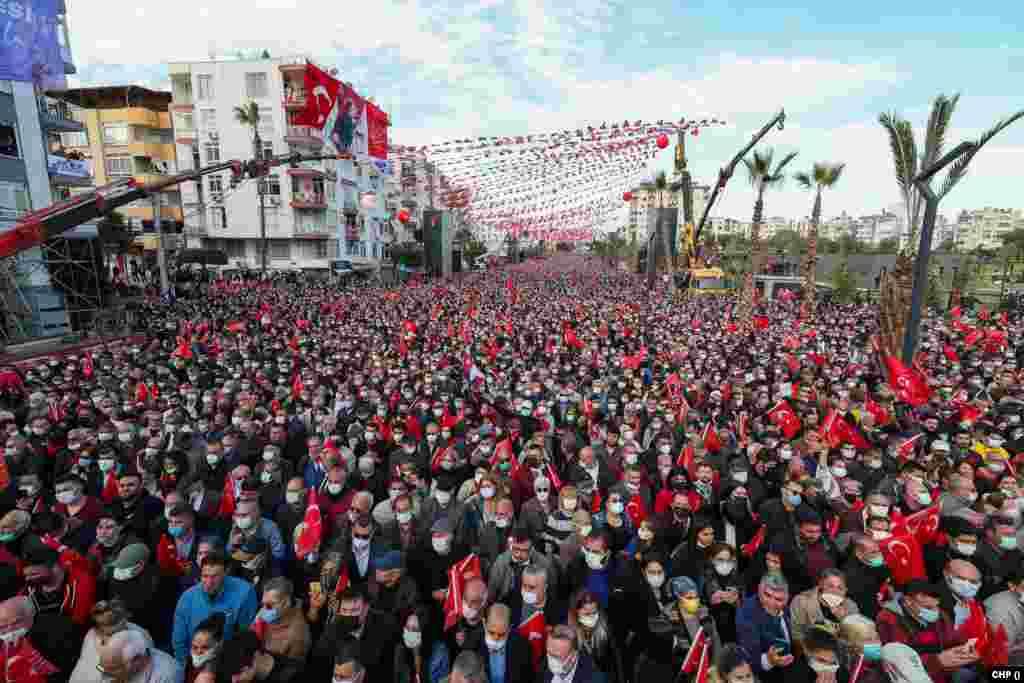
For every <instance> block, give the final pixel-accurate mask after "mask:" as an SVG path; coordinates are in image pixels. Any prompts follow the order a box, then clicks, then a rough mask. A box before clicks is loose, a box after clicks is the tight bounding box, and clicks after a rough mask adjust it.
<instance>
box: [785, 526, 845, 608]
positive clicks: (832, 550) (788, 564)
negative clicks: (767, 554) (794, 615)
mask: <svg viewBox="0 0 1024 683" xmlns="http://www.w3.org/2000/svg"><path fill="white" fill-rule="evenodd" d="M776 543H777V544H778V546H777V547H778V548H779V549H780V550H781V555H782V572H783V574H785V576H786V579H788V580H789V588H790V591H792V593H793V594H794V595H796V594H797V593H802V592H804V591H805V590H809V589H811V588H813V587H814V585H815V581H816V580H817V576H818V574H820V573H821V571H822V570H824V569H830V568H835V567H838V566H839V559H840V555H839V550H838V548H836V546H835V543H833V542H832V539H831V538H829V536H828V534H827V533H825V532H824V530H823V524H822V520H821V516H820V515H819V514H818V513H817V512H816V511H815V510H813V509H812V508H810V507H808V506H803V507H800V508H799V509H798V510H797V528H796V530H795V532H794V530H792V529H790V530H788V531H785V532H782V533H780V534H777V535H776V537H775V538H773V539H772V544H776Z"/></svg>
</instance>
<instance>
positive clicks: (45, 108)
mask: <svg viewBox="0 0 1024 683" xmlns="http://www.w3.org/2000/svg"><path fill="white" fill-rule="evenodd" d="M38 102H39V120H40V122H41V123H42V124H43V128H45V129H48V130H53V131H64V132H73V131H79V130H85V124H83V123H82V122H81V121H76V120H75V118H74V116H73V115H72V109H71V107H70V106H69V105H68V103H67V102H62V101H60V100H55V99H51V98H49V97H40V98H38Z"/></svg>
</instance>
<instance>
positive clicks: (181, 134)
mask: <svg viewBox="0 0 1024 683" xmlns="http://www.w3.org/2000/svg"><path fill="white" fill-rule="evenodd" d="M174 132H175V134H176V135H175V137H174V143H175V144H177V145H194V144H196V139H197V137H198V134H197V133H196V131H195V129H194V128H178V129H176V130H175V131H174Z"/></svg>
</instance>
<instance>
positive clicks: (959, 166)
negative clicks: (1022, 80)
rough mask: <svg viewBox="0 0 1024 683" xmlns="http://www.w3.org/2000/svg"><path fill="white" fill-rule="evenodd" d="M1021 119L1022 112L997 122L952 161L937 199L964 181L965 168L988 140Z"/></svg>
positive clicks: (1023, 113) (1023, 111) (1023, 114)
mask: <svg viewBox="0 0 1024 683" xmlns="http://www.w3.org/2000/svg"><path fill="white" fill-rule="evenodd" d="M1021 118H1024V110H1021V111H1019V112H1017V113H1016V114H1013V115H1012V116H1008V117H1006V118H1005V119H1003V120H1001V121H998V122H997V123H996V125H994V126H992V127H991V128H989V129H988V130H987V131H985V132H984V133H982V134H981V136H980V137H979V138H978V139H977V140H976V141H975V143H974V146H973V147H972V148H970V149H968V150H967V151H965V152H964V153H963V154H961V155H960V156H959V157H957V159H956V161H954V162H953V165H952V166H951V167H950V169H949V172H948V173H947V174H946V179H945V180H944V181H943V182H942V189H941V190H940V191H939V198H940V199H941V198H942V197H945V196H946V195H947V194H949V193H950V192H951V191H952V190H953V188H954V187H956V185H957V183H959V182H960V181H961V180H963V179H964V177H965V176H966V175H967V167H968V166H969V165H970V163H971V160H972V159H973V158H974V155H975V154H977V153H978V151H979V150H981V148H982V147H983V146H984V145H985V144H986V143H988V141H989V140H991V139H992V138H994V137H995V136H996V135H998V134H999V133H1001V132H1002V131H1003V130H1005V129H1006V128H1008V127H1010V126H1011V125H1013V124H1014V123H1015V122H1017V121H1019V120H1020V119H1021Z"/></svg>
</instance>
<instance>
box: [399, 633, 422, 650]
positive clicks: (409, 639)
mask: <svg viewBox="0 0 1024 683" xmlns="http://www.w3.org/2000/svg"><path fill="white" fill-rule="evenodd" d="M402 642H404V643H405V646H406V647H407V648H409V649H411V650H415V649H416V648H418V647H419V646H420V643H422V642H423V634H422V633H420V632H419V631H410V630H409V629H405V630H404V631H402Z"/></svg>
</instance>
